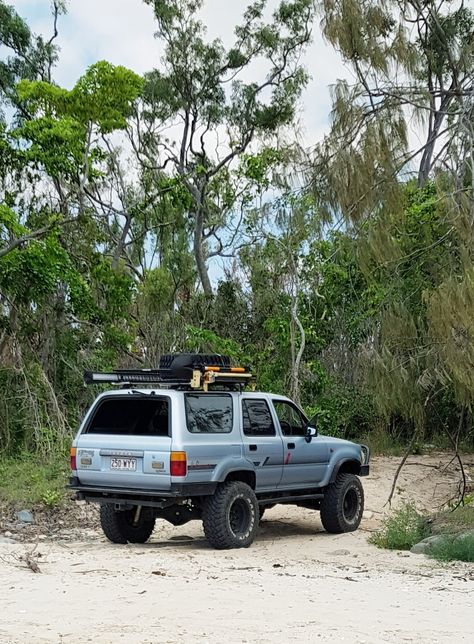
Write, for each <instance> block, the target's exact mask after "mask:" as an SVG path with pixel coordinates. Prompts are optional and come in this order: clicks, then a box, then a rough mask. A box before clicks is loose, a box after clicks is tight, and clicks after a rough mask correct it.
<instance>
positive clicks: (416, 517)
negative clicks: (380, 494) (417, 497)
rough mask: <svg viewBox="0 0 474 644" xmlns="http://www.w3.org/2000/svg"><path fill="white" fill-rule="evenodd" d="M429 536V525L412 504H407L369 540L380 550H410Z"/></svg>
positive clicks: (395, 512) (389, 518) (396, 511)
mask: <svg viewBox="0 0 474 644" xmlns="http://www.w3.org/2000/svg"><path fill="white" fill-rule="evenodd" d="M428 534H429V528H428V523H427V521H426V519H425V517H423V516H422V515H421V514H420V513H419V512H418V511H417V509H416V508H415V506H414V505H413V504H412V503H407V504H406V505H404V506H402V507H401V508H399V509H398V510H395V511H394V512H393V514H392V515H390V516H389V517H387V518H386V519H385V521H384V522H383V525H382V528H381V529H380V530H379V531H378V532H375V533H374V534H373V535H372V536H371V537H370V539H369V542H370V543H373V544H374V545H376V546H377V547H378V548H388V549H389V550H410V548H411V547H412V546H413V545H415V543H418V542H419V541H421V540H422V539H424V538H425V537H427V536H428Z"/></svg>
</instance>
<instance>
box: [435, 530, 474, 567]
mask: <svg viewBox="0 0 474 644" xmlns="http://www.w3.org/2000/svg"><path fill="white" fill-rule="evenodd" d="M427 554H428V555H429V556H430V557H433V559H438V561H470V562H474V531H473V532H470V533H467V534H464V535H458V536H445V537H443V539H441V540H440V541H437V542H435V543H433V544H432V545H431V547H430V548H429V550H428V552H427Z"/></svg>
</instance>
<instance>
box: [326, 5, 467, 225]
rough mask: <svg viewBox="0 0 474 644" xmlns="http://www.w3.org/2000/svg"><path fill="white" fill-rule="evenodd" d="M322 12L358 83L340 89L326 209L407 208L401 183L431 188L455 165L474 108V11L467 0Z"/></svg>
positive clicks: (329, 142) (358, 214)
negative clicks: (437, 174)
mask: <svg viewBox="0 0 474 644" xmlns="http://www.w3.org/2000/svg"><path fill="white" fill-rule="evenodd" d="M321 12H322V16H323V21H322V24H323V33H324V35H325V36H326V38H327V39H328V40H329V42H331V44H333V45H334V46H335V47H336V49H338V50H339V51H340V53H341V55H342V57H343V59H344V60H345V62H346V63H347V64H348V65H349V67H350V69H351V70H352V72H353V74H354V76H355V79H356V81H355V82H354V83H352V84H351V83H349V82H347V81H338V82H337V83H336V84H335V86H334V88H333V97H334V100H333V121H332V126H331V132H330V134H329V136H328V137H327V138H326V139H325V141H324V142H323V143H322V144H321V145H320V146H319V147H318V149H317V154H316V163H315V175H314V186H315V190H316V191H317V192H319V193H320V195H321V198H322V201H324V202H325V207H326V208H327V209H329V210H331V211H332V212H334V211H339V210H340V211H341V213H342V214H343V215H344V216H345V217H347V218H348V219H351V220H353V221H358V220H360V219H361V218H363V217H367V216H369V215H370V214H371V213H373V212H374V211H376V210H377V208H379V207H380V206H381V205H382V204H383V206H384V207H387V206H388V205H389V206H390V207H391V208H392V209H396V208H399V207H400V204H401V202H402V199H401V193H400V189H399V188H400V178H403V179H405V180H406V179H407V178H409V177H411V176H417V181H418V185H419V186H420V187H422V186H423V185H424V184H425V183H426V181H427V180H428V178H429V177H430V176H433V171H434V169H435V168H440V169H445V168H446V167H448V168H450V167H452V166H451V159H452V157H453V147H454V146H455V145H456V140H457V139H458V137H459V135H460V131H461V130H462V131H464V134H465V121H466V114H467V112H466V110H467V111H469V110H472V98H471V95H472V89H473V80H472V79H473V71H474V64H473V58H472V42H473V39H472V34H473V32H474V14H473V13H472V11H471V9H469V8H468V7H467V6H465V5H464V2H463V1H462V0H460V1H459V2H458V1H456V0H455V1H453V0H442V1H441V2H434V0H428V1H426V2H420V0H389V2H382V1H380V0H370V1H369V2H363V3H360V2H353V1H351V0H323V1H322V2H321ZM410 123H416V130H417V137H419V138H420V139H421V142H420V144H418V145H416V146H415V145H414V143H413V132H412V130H411V126H410V125H409V124H410ZM461 167H463V166H461ZM453 172H454V174H453V177H456V176H457V174H458V172H459V166H458V167H457V168H453Z"/></svg>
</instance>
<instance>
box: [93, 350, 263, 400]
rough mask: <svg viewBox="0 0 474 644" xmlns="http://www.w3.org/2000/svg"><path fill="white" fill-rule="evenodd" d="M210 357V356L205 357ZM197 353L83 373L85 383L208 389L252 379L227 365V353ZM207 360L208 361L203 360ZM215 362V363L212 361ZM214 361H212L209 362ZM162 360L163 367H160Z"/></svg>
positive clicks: (242, 370) (239, 385)
mask: <svg viewBox="0 0 474 644" xmlns="http://www.w3.org/2000/svg"><path fill="white" fill-rule="evenodd" d="M209 358H211V360H209ZM214 358H215V356H201V355H200V354H174V355H173V354H172V355H167V356H163V358H162V360H161V361H160V368H159V369H117V370H114V371H111V372H93V371H86V372H85V373H84V382H85V383H86V384H87V385H89V384H104V383H105V384H120V385H122V387H129V386H131V385H134V384H146V385H151V384H154V385H158V386H159V387H166V388H169V389H185V390H186V389H187V390H201V391H209V389H215V388H220V389H243V388H244V387H245V386H246V385H247V384H249V383H252V384H253V382H254V380H253V376H252V374H251V373H250V372H249V371H248V370H247V369H245V368H244V367H231V366H230V360H229V359H228V358H227V356H219V359H218V360H216V359H214ZM208 362H210V363H211V364H206V363H208ZM215 362H218V363H219V364H215ZM213 363H214V364H213ZM162 364H166V367H162V366H161V365H162Z"/></svg>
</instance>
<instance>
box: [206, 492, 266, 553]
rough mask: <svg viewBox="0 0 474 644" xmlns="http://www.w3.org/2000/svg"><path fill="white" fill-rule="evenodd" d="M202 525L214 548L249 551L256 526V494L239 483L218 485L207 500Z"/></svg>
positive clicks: (257, 517)
mask: <svg viewBox="0 0 474 644" xmlns="http://www.w3.org/2000/svg"><path fill="white" fill-rule="evenodd" d="M202 523H203V527H204V534H205V535H206V539H207V540H208V541H209V543H210V544H211V546H213V547H214V548H217V549H218V550H225V549H229V548H248V546H250V544H251V543H252V541H253V540H254V539H255V535H256V533H257V529H258V523H259V509H258V502H257V497H256V496H255V492H254V491H253V490H252V488H251V487H249V486H248V485H247V484H246V483H242V482H241V481H230V482H228V483H223V484H222V485H219V487H218V488H217V489H216V491H215V492H214V494H213V495H212V496H210V497H209V498H208V499H206V502H205V504H204V507H203V513H202Z"/></svg>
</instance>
